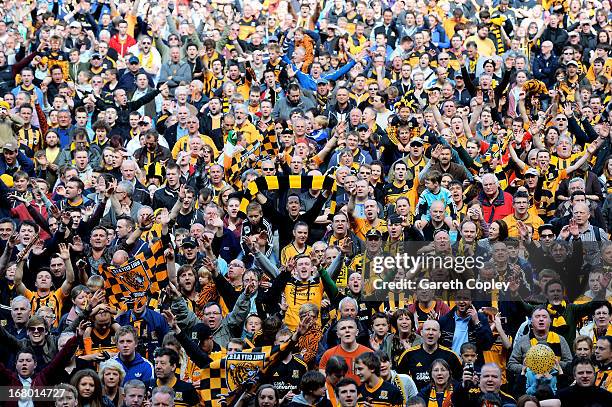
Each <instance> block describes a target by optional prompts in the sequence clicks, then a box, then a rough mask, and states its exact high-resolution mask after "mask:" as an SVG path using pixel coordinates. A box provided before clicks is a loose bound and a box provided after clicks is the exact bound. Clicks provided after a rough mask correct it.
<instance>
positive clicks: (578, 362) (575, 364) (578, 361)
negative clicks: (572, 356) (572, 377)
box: [572, 358, 595, 374]
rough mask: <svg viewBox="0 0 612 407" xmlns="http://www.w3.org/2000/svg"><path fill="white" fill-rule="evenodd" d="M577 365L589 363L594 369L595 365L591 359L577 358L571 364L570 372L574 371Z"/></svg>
mask: <svg viewBox="0 0 612 407" xmlns="http://www.w3.org/2000/svg"><path fill="white" fill-rule="evenodd" d="M578 365H590V366H592V367H593V369H595V365H594V364H593V362H592V361H591V359H589V358H578V359H576V360H575V361H574V363H573V365H572V374H574V373H576V368H577V367H578Z"/></svg>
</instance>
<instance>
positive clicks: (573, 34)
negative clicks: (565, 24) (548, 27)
mask: <svg viewBox="0 0 612 407" xmlns="http://www.w3.org/2000/svg"><path fill="white" fill-rule="evenodd" d="M569 36H570V37H578V36H580V34H578V33H577V32H576V31H572V32H570V33H569Z"/></svg>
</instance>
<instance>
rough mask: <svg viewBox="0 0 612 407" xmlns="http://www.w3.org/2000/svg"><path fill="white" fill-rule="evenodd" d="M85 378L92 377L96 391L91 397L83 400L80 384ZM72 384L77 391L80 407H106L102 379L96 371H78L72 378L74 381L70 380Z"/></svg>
mask: <svg viewBox="0 0 612 407" xmlns="http://www.w3.org/2000/svg"><path fill="white" fill-rule="evenodd" d="M85 377H91V379H92V380H93V382H94V391H93V393H92V395H91V397H90V398H88V399H85V398H83V397H82V396H81V393H80V392H79V391H78V389H79V382H80V381H81V380H82V379H83V378H85ZM70 384H72V385H73V386H74V387H75V388H76V389H77V392H78V396H79V405H80V406H84V405H89V406H90V407H104V406H105V403H104V400H103V394H102V382H101V381H100V377H99V376H98V374H97V373H96V372H95V371H94V370H91V369H83V370H79V371H77V372H76V373H75V374H74V376H73V377H72V380H70Z"/></svg>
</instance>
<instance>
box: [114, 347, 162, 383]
mask: <svg viewBox="0 0 612 407" xmlns="http://www.w3.org/2000/svg"><path fill="white" fill-rule="evenodd" d="M115 360H116V361H117V362H119V363H120V364H121V366H123V370H125V378H124V379H123V384H125V383H127V382H128V381H130V380H133V379H138V380H140V381H142V382H146V381H147V380H150V379H151V378H152V377H153V364H152V363H151V362H149V361H148V360H146V359H145V358H143V357H142V356H140V354H139V353H136V357H135V358H134V360H132V361H131V362H124V361H123V360H121V358H120V357H119V356H118V355H117V356H115Z"/></svg>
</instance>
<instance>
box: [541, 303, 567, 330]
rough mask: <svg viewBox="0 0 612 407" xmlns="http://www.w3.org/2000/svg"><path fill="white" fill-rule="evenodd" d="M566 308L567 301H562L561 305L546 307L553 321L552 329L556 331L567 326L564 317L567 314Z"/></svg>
mask: <svg viewBox="0 0 612 407" xmlns="http://www.w3.org/2000/svg"><path fill="white" fill-rule="evenodd" d="M565 307H567V303H566V302H565V301H561V304H560V305H552V304H548V305H547V306H546V310H547V311H548V313H549V314H550V318H551V319H552V327H553V328H555V330H556V329H559V328H563V327H565V326H567V322H566V321H565V318H564V317H563V315H562V313H563V312H565Z"/></svg>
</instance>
